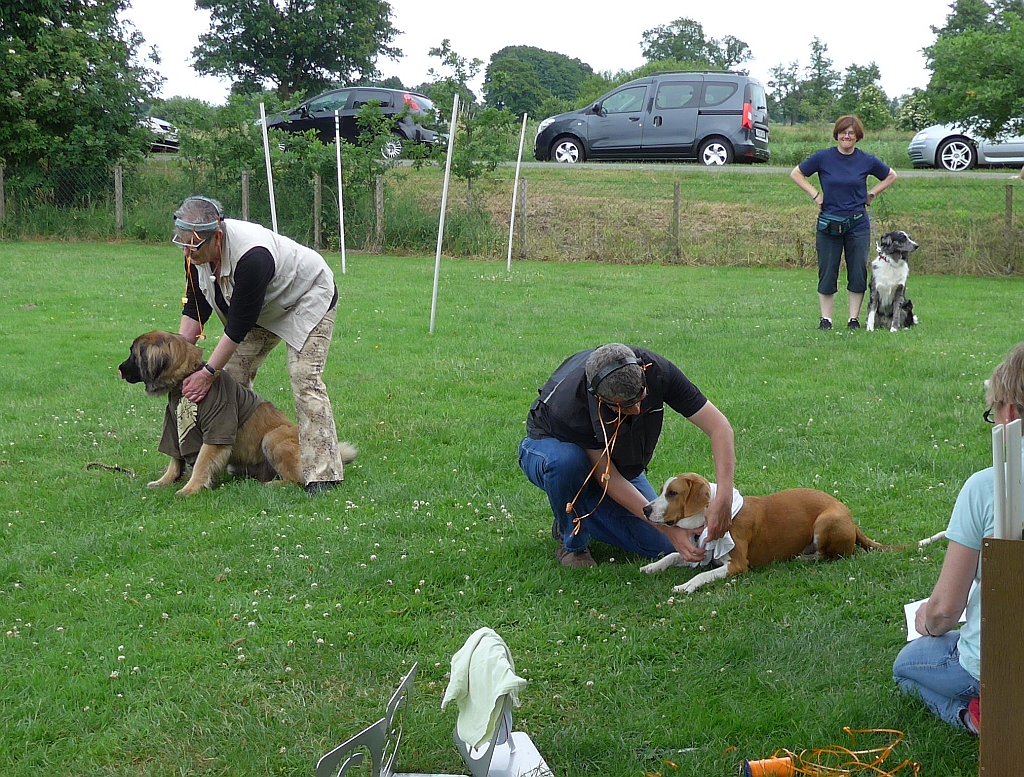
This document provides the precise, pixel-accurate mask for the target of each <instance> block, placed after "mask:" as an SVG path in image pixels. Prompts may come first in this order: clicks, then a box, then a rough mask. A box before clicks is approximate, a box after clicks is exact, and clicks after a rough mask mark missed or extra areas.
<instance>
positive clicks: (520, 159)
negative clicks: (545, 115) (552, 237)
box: [507, 113, 526, 272]
mask: <svg viewBox="0 0 1024 777" xmlns="http://www.w3.org/2000/svg"><path fill="white" fill-rule="evenodd" d="M525 139H526V114H525V113H524V114H523V129H522V131H521V132H520V133H519V155H518V156H517V157H516V177H515V180H514V181H513V182H512V216H511V217H510V218H509V220H508V268H507V270H508V272H512V233H513V232H514V231H515V225H516V194H517V193H518V192H519V167H520V165H521V164H522V162H523V140H525Z"/></svg>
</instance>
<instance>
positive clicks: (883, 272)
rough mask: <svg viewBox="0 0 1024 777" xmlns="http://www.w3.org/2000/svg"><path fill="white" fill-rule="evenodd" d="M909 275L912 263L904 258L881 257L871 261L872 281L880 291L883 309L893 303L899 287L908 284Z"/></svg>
mask: <svg viewBox="0 0 1024 777" xmlns="http://www.w3.org/2000/svg"><path fill="white" fill-rule="evenodd" d="M909 275H910V265H908V264H907V263H906V262H905V261H903V260H902V259H897V260H895V261H893V260H886V259H883V258H881V257H879V258H878V259H875V261H873V262H872V263H871V281H872V283H873V284H874V285H875V289H876V290H877V291H878V296H879V302H880V305H881V307H882V308H883V309H888V308H889V307H890V306H891V305H892V300H893V297H894V296H895V295H896V289H897V287H899V286H906V284H907V277H908V276H909Z"/></svg>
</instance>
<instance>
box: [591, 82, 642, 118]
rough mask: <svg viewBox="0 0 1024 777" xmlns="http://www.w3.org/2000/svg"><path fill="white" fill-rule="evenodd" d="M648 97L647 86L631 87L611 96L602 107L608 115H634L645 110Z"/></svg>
mask: <svg viewBox="0 0 1024 777" xmlns="http://www.w3.org/2000/svg"><path fill="white" fill-rule="evenodd" d="M646 95H647V87H646V86H631V87H630V88H629V89H623V90H621V91H619V92H615V93H614V94H612V95H609V96H608V98H607V99H606V100H605V101H604V102H602V103H601V107H602V108H603V109H604V110H605V111H607V112H608V113H634V112H636V111H639V110H640V109H642V108H643V106H644V97H645V96H646Z"/></svg>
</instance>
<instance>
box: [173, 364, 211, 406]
mask: <svg viewBox="0 0 1024 777" xmlns="http://www.w3.org/2000/svg"><path fill="white" fill-rule="evenodd" d="M215 379H216V376H215V375H211V374H210V373H209V372H207V370H206V369H205V368H203V367H200V368H199V369H198V370H196V371H195V372H193V373H192V374H191V375H189V376H188V377H187V378H185V380H184V382H183V383H182V384H181V393H182V396H184V397H185V399H190V400H192V401H193V402H195V403H196V404H198V403H200V402H202V401H203V400H204V399H206V395H207V394H209V393H210V386H212V385H213V381H214V380H215Z"/></svg>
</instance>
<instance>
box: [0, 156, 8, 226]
mask: <svg viewBox="0 0 1024 777" xmlns="http://www.w3.org/2000/svg"><path fill="white" fill-rule="evenodd" d="M5 221H7V201H6V200H5V199H4V165H3V163H2V162H0V224H3V223H4V222H5Z"/></svg>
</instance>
